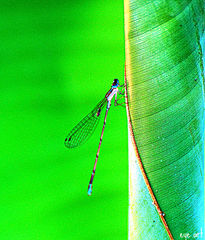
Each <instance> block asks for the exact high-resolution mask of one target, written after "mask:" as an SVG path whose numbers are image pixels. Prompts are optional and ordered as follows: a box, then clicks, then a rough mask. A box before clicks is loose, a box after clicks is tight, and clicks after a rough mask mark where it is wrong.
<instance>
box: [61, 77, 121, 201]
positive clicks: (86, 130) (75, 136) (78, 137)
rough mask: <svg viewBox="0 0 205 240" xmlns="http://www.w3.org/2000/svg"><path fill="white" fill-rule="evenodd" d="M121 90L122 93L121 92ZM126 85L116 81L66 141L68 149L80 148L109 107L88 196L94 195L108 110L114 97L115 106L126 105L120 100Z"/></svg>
mask: <svg viewBox="0 0 205 240" xmlns="http://www.w3.org/2000/svg"><path fill="white" fill-rule="evenodd" d="M119 88H121V91H120V90H119ZM123 88H124V84H123V85H120V84H119V80H118V79H114V81H113V83H112V86H111V88H110V90H109V91H108V92H107V93H106V95H105V97H104V98H103V99H102V100H101V101H100V102H99V103H98V104H97V106H96V107H95V108H94V109H93V110H92V111H91V112H90V113H89V114H88V115H87V116H86V117H85V118H83V119H82V120H81V121H80V122H79V123H78V124H77V125H76V126H75V127H74V128H73V129H72V130H71V131H70V133H69V134H68V136H67V137H66V139H65V146H66V147H68V148H74V147H78V146H79V145H81V144H83V143H84V142H85V141H86V140H87V139H88V138H89V137H90V136H91V135H92V133H93V132H94V130H95V129H96V127H97V125H98V123H99V120H100V116H101V111H102V109H103V108H104V107H105V105H107V107H106V112H105V118H104V124H103V128H102V132H101V137H100V142H99V145H98V150H97V154H96V159H95V164H94V167H93V171H92V175H91V178H90V182H89V185H88V195H89V196H90V195H91V194H92V184H93V179H94V176H95V171H96V165H97V161H98V156H99V152H100V147H101V143H102V138H103V133H104V129H105V124H106V119H107V114H108V110H109V109H110V106H111V101H112V99H113V97H115V102H114V104H115V106H116V105H121V106H125V105H124V103H119V100H120V99H122V98H124V92H123ZM118 94H121V95H123V96H122V97H121V98H119V99H118V98H117V95H118Z"/></svg>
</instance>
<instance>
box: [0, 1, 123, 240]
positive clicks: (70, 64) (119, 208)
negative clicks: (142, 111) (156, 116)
mask: <svg viewBox="0 0 205 240" xmlns="http://www.w3.org/2000/svg"><path fill="white" fill-rule="evenodd" d="M0 9H1V21H0V42H1V44H0V56H1V58H0V60H1V65H0V66H1V71H0V78H1V93H0V95H1V101H0V109H1V115H0V118H1V124H0V127H1V160H0V171H1V173H0V182H1V185H0V189H1V191H0V193H1V197H0V201H1V203H0V204H1V207H0V209H1V212H0V216H1V217H0V239H1V240H11V239H12V240H31V239H32V240H33V239H40V240H54V239H59V240H64V239H66V240H68V239H72V240H75V239H89V240H95V239H101V240H103V239H106V240H109V239H112V240H114V239H116V240H120V239H127V229H128V150H127V119H126V111H125V109H124V108H121V107H114V105H113V106H112V107H111V109H110V111H109V114H108V119H107V125H106V128H105V134H104V138H103V143H102V148H101V152H100V157H99V162H98V166H97V171H96V176H95V181H94V187H93V196H92V197H88V196H87V186H88V182H89V179H90V175H91V170H92V167H93V164H94V160H95V155H96V151H97V146H98V142H99V139H100V133H101V128H102V125H103V121H101V122H100V124H99V127H98V128H97V130H96V132H95V134H94V135H93V136H92V138H91V139H90V140H89V141H88V142H87V143H86V144H84V145H82V147H80V148H77V149H72V150H70V149H66V148H65V147H64V139H65V137H66V135H67V133H68V132H69V131H70V130H71V129H72V127H74V125H75V124H77V123H78V122H79V121H80V120H81V119H82V118H83V117H84V116H85V115H86V114H87V113H89V111H91V110H92V108H93V107H95V105H96V104H97V103H98V102H99V101H100V100H101V99H102V98H103V97H104V95H105V93H106V91H107V90H108V89H109V88H110V86H111V84H112V81H113V78H119V79H120V82H123V77H124V26H123V25H124V23H123V1H108V0H103V1H100V0H98V1H91V0H90V1H89V0H88V1H82V0H81V1H63V0H58V1H57V0H50V1H46V0H42V1H38V0H36V1H34V0H32V1H25V0H24V1H22V0H20V1H12V0H7V1H6V0H1V2H0ZM101 120H103V119H101Z"/></svg>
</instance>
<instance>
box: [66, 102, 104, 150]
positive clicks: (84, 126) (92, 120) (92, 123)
mask: <svg viewBox="0 0 205 240" xmlns="http://www.w3.org/2000/svg"><path fill="white" fill-rule="evenodd" d="M106 102H107V99H106V98H104V99H103V100H102V101H100V102H99V103H98V104H97V106H96V107H95V108H94V109H93V110H92V112H90V113H89V114H88V115H87V116H86V117H84V118H83V119H82V120H81V121H80V122H79V123H78V124H77V125H76V126H75V127H74V128H73V129H72V130H71V132H70V133H69V134H68V136H67V137H66V139H65V146H66V147H68V148H74V147H78V146H79V145H81V144H83V143H84V142H85V141H86V140H87V139H88V138H89V137H90V136H91V135H92V133H93V132H94V130H95V128H96V127H97V125H98V123H99V120H100V116H101V110H102V109H103V107H104V106H105V105H106Z"/></svg>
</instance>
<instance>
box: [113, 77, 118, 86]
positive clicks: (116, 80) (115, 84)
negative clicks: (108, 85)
mask: <svg viewBox="0 0 205 240" xmlns="http://www.w3.org/2000/svg"><path fill="white" fill-rule="evenodd" d="M119 85H120V84H119V80H118V79H117V78H115V79H114V81H113V83H112V87H118V86H119Z"/></svg>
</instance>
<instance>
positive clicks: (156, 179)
mask: <svg viewBox="0 0 205 240" xmlns="http://www.w3.org/2000/svg"><path fill="white" fill-rule="evenodd" d="M204 28H205V15H204V3H203V0H193V1H188V0H186V1H185V0H167V1H164V0H157V1H144V0H125V46H126V77H127V99H128V104H129V117H130V124H131V128H132V130H131V134H133V137H134V141H135V142H136V146H134V148H135V147H137V149H138V152H139V156H140V161H141V162H142V165H143V169H144V173H145V175H146V177H147V179H148V181H149V184H150V187H151V189H152V191H153V195H154V196H155V197H156V200H157V202H158V204H159V207H160V209H161V210H162V212H164V213H165V217H164V219H165V220H166V223H167V225H168V228H169V231H170V233H171V234H172V236H173V238H174V239H183V238H184V239H185V237H189V239H197V238H198V239H200V238H201V239H202V238H203V237H204V235H203V236H202V234H204V193H203V191H204V82H205V80H204V78H205V76H204V59H203V56H204V50H205V49H204V45H205V32H204ZM132 148H133V145H132V144H130V210H129V220H130V223H129V225H130V226H129V232H130V239H137V240H140V239H143V240H144V239H151V240H155V239H163V240H165V239H169V237H168V234H167V231H166V229H165V226H164V224H163V223H162V221H161V219H160V217H159V214H158V211H157V210H156V208H155V206H154V205H153V204H152V201H153V199H152V198H151V196H152V194H151V193H150V192H149V191H148V190H147V188H146V185H147V184H145V182H144V178H143V174H142V171H141V169H139V164H138V163H139V159H138V160H137V157H136V154H134V155H133V149H132ZM136 175H138V176H136ZM197 234H198V235H197Z"/></svg>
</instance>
